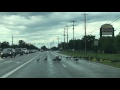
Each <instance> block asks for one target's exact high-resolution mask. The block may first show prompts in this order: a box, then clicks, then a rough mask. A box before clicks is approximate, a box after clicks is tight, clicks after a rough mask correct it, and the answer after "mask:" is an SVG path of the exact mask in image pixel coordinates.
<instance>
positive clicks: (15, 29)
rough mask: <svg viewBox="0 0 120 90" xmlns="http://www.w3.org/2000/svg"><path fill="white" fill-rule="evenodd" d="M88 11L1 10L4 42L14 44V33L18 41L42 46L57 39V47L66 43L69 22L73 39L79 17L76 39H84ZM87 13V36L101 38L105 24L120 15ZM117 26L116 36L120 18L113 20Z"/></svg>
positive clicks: (1, 29) (119, 29)
mask: <svg viewBox="0 0 120 90" xmlns="http://www.w3.org/2000/svg"><path fill="white" fill-rule="evenodd" d="M83 13H84V12H0V42H3V41H7V42H9V43H10V45H11V41H12V39H11V37H12V34H13V36H14V44H18V40H24V41H25V42H27V43H32V44H33V43H35V45H36V46H38V47H40V46H41V44H39V43H43V44H45V45H47V47H50V43H52V42H53V41H54V45H53V46H56V45H57V43H58V39H57V37H59V42H63V40H64V39H63V38H64V37H63V33H64V28H65V26H66V25H68V26H69V27H68V34H69V36H68V38H69V40H70V39H72V38H73V30H72V26H71V25H72V22H71V21H73V20H75V21H76V22H75V25H76V26H75V38H76V39H81V38H82V37H83V36H84V34H85V30H84V21H82V20H83V19H84V16H83V15H82V14H83ZM86 14H88V15H87V19H88V20H87V35H89V34H92V35H95V36H96V38H99V30H100V27H101V25H103V24H106V23H111V22H112V21H113V20H114V19H115V18H117V17H119V16H120V12H86ZM111 25H113V27H114V28H115V30H116V31H115V35H117V34H118V33H119V32H120V19H118V20H117V21H115V22H113V23H111Z"/></svg>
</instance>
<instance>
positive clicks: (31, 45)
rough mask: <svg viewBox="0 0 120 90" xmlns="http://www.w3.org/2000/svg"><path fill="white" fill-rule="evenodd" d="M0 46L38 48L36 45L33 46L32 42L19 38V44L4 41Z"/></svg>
mask: <svg viewBox="0 0 120 90" xmlns="http://www.w3.org/2000/svg"><path fill="white" fill-rule="evenodd" d="M0 48H2V49H4V48H27V49H38V48H37V47H36V46H34V45H33V44H30V43H27V42H25V41H23V40H19V44H18V45H17V44H13V45H10V44H9V42H7V41H4V42H2V43H1V45H0Z"/></svg>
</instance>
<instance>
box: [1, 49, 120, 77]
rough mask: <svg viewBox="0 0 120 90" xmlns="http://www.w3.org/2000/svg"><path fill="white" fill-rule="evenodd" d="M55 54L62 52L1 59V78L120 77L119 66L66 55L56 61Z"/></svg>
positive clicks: (46, 52) (45, 52)
mask: <svg viewBox="0 0 120 90" xmlns="http://www.w3.org/2000/svg"><path fill="white" fill-rule="evenodd" d="M55 55H61V54H58V53H57V52H53V51H44V52H36V53H33V54H28V55H23V56H16V57H15V58H6V59H3V60H0V78H120V69H119V68H114V67H111V66H107V65H103V64H99V63H95V62H89V61H85V60H79V61H78V62H76V61H74V60H73V59H70V60H67V59H66V58H65V57H66V56H65V55H62V60H61V61H60V62H54V61H52V59H53V58H54V57H55ZM46 57H47V60H46V61H45V60H44V59H45V58H46ZM38 59H40V60H39V61H37V60H38Z"/></svg>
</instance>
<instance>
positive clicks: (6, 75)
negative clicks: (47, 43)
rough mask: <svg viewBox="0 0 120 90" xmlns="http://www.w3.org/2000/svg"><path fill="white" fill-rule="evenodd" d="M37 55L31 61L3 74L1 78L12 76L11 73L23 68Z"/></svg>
mask: <svg viewBox="0 0 120 90" xmlns="http://www.w3.org/2000/svg"><path fill="white" fill-rule="evenodd" d="M38 56H39V55H37V56H36V57H38ZM36 57H34V58H32V59H30V60H29V61H27V62H26V63H24V64H22V65H20V66H19V67H17V68H15V69H13V70H12V71H10V72H8V73H7V74H5V75H3V76H2V77H0V78H7V77H8V76H10V75H11V74H13V73H14V72H15V71H17V70H18V69H20V68H22V67H23V66H25V65H26V64H28V63H29V62H31V61H32V60H34V59H35V58H36Z"/></svg>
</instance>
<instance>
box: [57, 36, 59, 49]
mask: <svg viewBox="0 0 120 90" xmlns="http://www.w3.org/2000/svg"><path fill="white" fill-rule="evenodd" d="M57 39H58V48H59V36H58V37H57Z"/></svg>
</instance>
